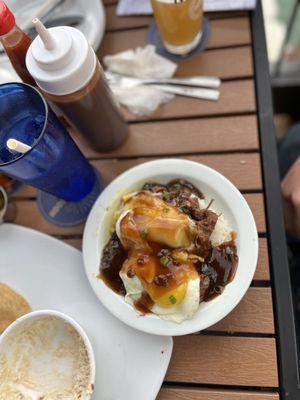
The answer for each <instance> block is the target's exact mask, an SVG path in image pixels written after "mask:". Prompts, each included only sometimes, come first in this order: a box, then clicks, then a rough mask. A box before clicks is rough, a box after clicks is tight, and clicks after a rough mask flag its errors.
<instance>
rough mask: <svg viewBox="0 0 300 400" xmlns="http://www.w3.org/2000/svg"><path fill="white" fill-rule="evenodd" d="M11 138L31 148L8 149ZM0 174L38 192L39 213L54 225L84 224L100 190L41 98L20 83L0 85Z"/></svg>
mask: <svg viewBox="0 0 300 400" xmlns="http://www.w3.org/2000/svg"><path fill="white" fill-rule="evenodd" d="M9 139H16V140H18V141H20V142H22V143H24V144H26V145H28V146H30V148H31V149H29V150H28V151H27V152H25V153H24V154H22V153H19V152H17V151H13V150H10V149H9V148H8V146H7V141H8V140H9ZM0 172H4V173H6V174H7V175H9V176H11V177H13V178H15V179H18V180H20V181H22V182H24V183H26V184H28V185H32V186H34V187H36V188H38V189H40V190H41V191H42V192H41V193H40V194H39V206H40V209H41V211H42V213H43V215H44V216H45V217H46V218H47V219H49V220H51V221H52V222H54V223H57V224H58V225H75V224H78V223H81V222H83V221H84V220H85V219H86V217H87V215H88V212H89V211H90V208H91V206H92V204H93V202H94V201H95V200H96V198H97V196H98V195H99V193H100V191H101V184H100V182H99V177H98V175H97V174H96V173H95V171H94V169H93V167H92V166H91V165H90V164H89V163H88V161H87V160H86V159H85V157H84V156H83V154H82V153H81V152H80V150H79V149H78V147H77V146H76V144H75V143H74V142H73V140H72V139H71V137H70V136H69V134H68V132H67V131H66V129H65V128H64V127H63V125H62V124H61V123H60V122H59V120H58V118H57V117H56V115H55V114H54V113H53V111H52V110H51V108H50V107H49V106H48V105H47V103H46V101H45V99H44V98H43V96H42V95H41V94H40V93H39V92H38V91H37V90H36V89H35V88H34V87H32V86H30V85H27V84H23V83H8V84H3V85H0Z"/></svg>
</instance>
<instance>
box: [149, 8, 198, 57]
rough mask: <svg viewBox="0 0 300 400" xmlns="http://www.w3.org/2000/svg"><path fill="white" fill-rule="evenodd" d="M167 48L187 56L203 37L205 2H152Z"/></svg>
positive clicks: (171, 51)
mask: <svg viewBox="0 0 300 400" xmlns="http://www.w3.org/2000/svg"><path fill="white" fill-rule="evenodd" d="M151 3H152V8H153V11H154V15H155V19H156V22H157V26H158V29H159V32H160V35H161V38H162V41H163V43H164V46H165V48H166V49H167V50H168V51H169V52H170V53H174V54H187V53H189V52H190V51H191V50H193V49H194V48H195V47H196V46H197V45H198V43H199V41H200V39H201V36H202V19H203V0H151Z"/></svg>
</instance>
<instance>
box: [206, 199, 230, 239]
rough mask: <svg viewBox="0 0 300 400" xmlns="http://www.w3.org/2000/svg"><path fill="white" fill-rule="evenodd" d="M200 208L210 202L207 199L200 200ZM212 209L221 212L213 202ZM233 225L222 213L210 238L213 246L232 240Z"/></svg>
mask: <svg viewBox="0 0 300 400" xmlns="http://www.w3.org/2000/svg"><path fill="white" fill-rule="evenodd" d="M199 204H200V208H206V207H207V206H208V204H209V203H208V202H206V200H199ZM209 209H210V210H211V211H214V212H215V213H216V214H220V211H219V210H216V209H215V207H214V206H213V204H212V205H211V206H210V207H209ZM231 233H232V227H231V226H230V223H229V221H228V220H227V219H226V218H225V217H224V215H223V214H221V215H220V216H219V218H218V221H217V223H216V226H215V229H214V230H213V232H212V234H211V236H210V240H211V244H212V245H213V246H218V245H220V244H221V243H224V242H228V241H230V240H231Z"/></svg>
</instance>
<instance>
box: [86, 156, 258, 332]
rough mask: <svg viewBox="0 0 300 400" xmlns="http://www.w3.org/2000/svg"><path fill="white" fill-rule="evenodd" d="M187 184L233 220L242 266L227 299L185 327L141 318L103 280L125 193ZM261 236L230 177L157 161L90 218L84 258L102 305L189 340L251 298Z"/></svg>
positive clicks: (116, 187) (208, 305)
mask: <svg viewBox="0 0 300 400" xmlns="http://www.w3.org/2000/svg"><path fill="white" fill-rule="evenodd" d="M175 178H181V179H186V180H188V181H190V182H191V183H192V184H194V185H195V186H196V187H197V188H198V189H200V190H201V191H202V192H203V193H204V195H205V197H206V198H207V199H211V198H213V199H215V201H214V207H215V208H216V209H217V210H218V211H219V210H220V212H222V213H223V215H224V216H225V217H226V218H227V219H228V220H229V222H230V224H231V226H232V228H233V230H234V231H236V232H237V249H238V256H239V264H238V268H237V272H236V275H235V278H234V279H233V281H232V282H231V283H230V284H228V285H227V286H226V288H225V290H224V292H223V293H222V295H220V296H218V297H216V298H215V299H214V300H211V301H208V302H202V303H200V306H199V309H198V311H197V313H196V315H195V316H194V318H193V319H190V320H186V321H184V322H182V323H181V324H176V323H174V322H169V321H165V320H162V319H160V318H159V317H157V316H155V315H153V314H147V315H145V316H140V315H139V314H138V313H137V312H136V311H135V310H134V309H133V308H132V307H131V306H130V305H128V304H127V303H125V301H124V298H123V297H122V296H120V295H118V294H116V293H115V292H113V291H112V290H111V289H110V288H109V287H108V286H106V285H105V283H104V282H103V281H102V280H99V278H97V276H98V275H99V266H100V258H101V253H102V249H103V247H104V246H105V244H106V243H107V240H108V238H109V232H108V230H109V229H108V226H109V220H110V219H111V217H112V214H113V211H114V209H115V208H116V206H117V205H118V201H119V199H120V197H121V196H122V195H123V194H124V193H128V192H130V191H132V190H137V189H139V188H141V187H142V185H143V183H145V182H147V181H157V182H159V183H167V182H168V181H170V180H172V179H175ZM257 254H258V236H257V230H256V225H255V221H254V218H253V215H252V212H251V210H250V208H249V206H248V204H247V202H246V201H245V199H244V197H243V196H242V195H241V193H240V192H239V191H238V189H236V187H235V186H234V185H233V184H232V183H231V182H230V181H229V180H228V179H226V178H225V177H224V176H222V175H221V174H219V173H218V172H216V171H215V170H213V169H211V168H209V167H207V166H205V165H203V164H199V163H196V162H192V161H187V160H181V159H163V160H158V161H151V162H147V163H145V164H141V165H139V166H137V167H134V168H132V169H130V170H128V171H126V172H124V173H123V174H122V175H120V176H119V177H118V178H116V179H115V180H114V181H113V182H112V183H111V184H110V185H109V186H107V188H106V189H105V190H104V191H103V192H102V193H101V195H100V196H99V198H98V200H97V201H96V203H95V204H94V207H93V208H92V210H91V213H90V215H89V217H88V220H87V223H86V226H85V231H84V238H83V258H84V264H85V269H86V273H87V276H88V279H89V281H90V284H91V286H92V288H93V290H94V292H95V293H96V295H97V297H98V298H99V300H100V301H101V302H102V304H103V305H104V306H105V307H106V308H107V309H108V310H109V311H110V312H111V313H112V314H114V315H115V316H116V317H117V318H119V319H120V320H121V321H123V322H124V323H126V324H128V325H130V326H131V327H133V328H136V329H139V330H140V331H143V332H147V333H151V334H156V335H171V336H176V335H185V334H190V333H194V332H198V331H201V330H203V329H206V328H208V327H210V326H212V325H214V324H216V323H217V322H218V321H220V320H221V319H222V318H224V317H225V316H226V315H227V314H229V313H230V312H231V311H232V310H233V309H234V307H236V305H237V304H238V303H239V302H240V301H241V299H242V297H243V296H244V295H245V293H246V291H247V289H248V288H249V286H250V283H251V281H252V279H253V275H254V272H255V268H256V263H257Z"/></svg>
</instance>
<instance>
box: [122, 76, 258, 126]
mask: <svg viewBox="0 0 300 400" xmlns="http://www.w3.org/2000/svg"><path fill="white" fill-rule="evenodd" d="M255 111H256V103H255V91H254V84H253V80H251V79H246V80H243V81H232V82H231V81H230V82H223V83H222V85H221V88H220V98H219V100H218V101H208V100H201V99H193V98H190V97H183V96H176V97H175V98H174V99H173V100H171V101H169V102H168V103H166V104H163V105H161V106H160V107H159V108H158V109H157V110H156V111H155V112H154V113H152V114H151V115H150V116H143V117H138V116H135V115H133V114H131V113H130V112H129V111H127V110H124V116H125V118H126V120H127V121H151V120H163V119H172V118H177V119H178V118H186V117H200V116H202V117H203V116H212V115H214V116H219V115H220V116H223V115H224V114H225V115H226V114H240V113H253V112H255Z"/></svg>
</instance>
